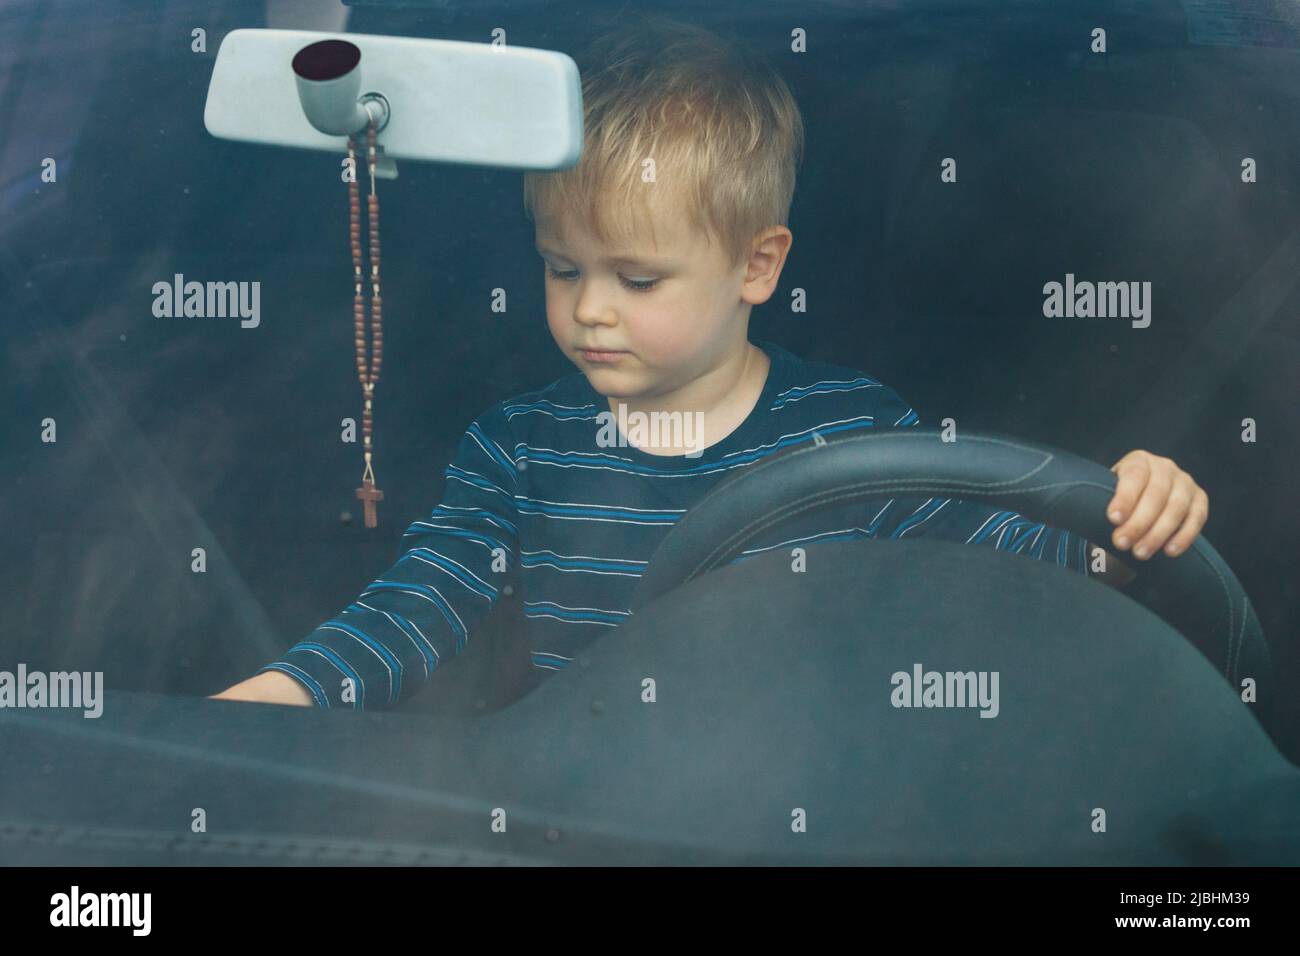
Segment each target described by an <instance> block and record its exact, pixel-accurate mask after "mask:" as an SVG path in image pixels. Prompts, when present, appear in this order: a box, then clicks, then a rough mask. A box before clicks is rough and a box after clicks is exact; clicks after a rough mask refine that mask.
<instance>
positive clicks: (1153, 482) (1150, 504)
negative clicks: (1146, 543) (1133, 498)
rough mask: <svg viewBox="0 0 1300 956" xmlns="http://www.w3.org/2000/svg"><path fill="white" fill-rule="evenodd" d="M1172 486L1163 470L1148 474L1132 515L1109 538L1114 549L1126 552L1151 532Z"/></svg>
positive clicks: (1171, 481)
mask: <svg viewBox="0 0 1300 956" xmlns="http://www.w3.org/2000/svg"><path fill="white" fill-rule="evenodd" d="M1172 484H1173V478H1172V477H1171V476H1170V475H1169V473H1168V472H1166V471H1164V470H1163V469H1156V470H1154V471H1152V472H1151V473H1150V475H1149V476H1148V479H1147V483H1146V487H1145V488H1144V489H1143V490H1142V497H1141V498H1139V499H1138V503H1137V507H1136V508H1134V509H1133V514H1132V515H1131V516H1130V517H1129V519H1128V520H1127V521H1125V522H1124V523H1123V524H1121V525H1120V526H1119V527H1118V528H1116V529H1115V533H1114V534H1113V535H1112V536H1111V540H1112V541H1114V543H1115V547H1117V548H1119V549H1120V550H1121V551H1127V550H1128V548H1129V547H1130V546H1131V545H1133V544H1134V543H1135V542H1137V541H1140V540H1141V539H1142V537H1143V536H1144V535H1146V533H1147V532H1148V531H1150V530H1151V528H1152V527H1153V526H1154V525H1155V523H1156V519H1157V518H1159V517H1160V513H1161V512H1162V511H1164V510H1165V503H1166V502H1167V501H1168V500H1169V489H1170V486H1171V485H1172Z"/></svg>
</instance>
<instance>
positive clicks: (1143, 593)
mask: <svg viewBox="0 0 1300 956" xmlns="http://www.w3.org/2000/svg"><path fill="white" fill-rule="evenodd" d="M1115 485H1116V476H1115V475H1114V473H1113V472H1111V471H1110V469H1108V468H1106V467H1105V466H1103V465H1099V464H1097V463H1095V462H1091V461H1088V460H1086V459H1083V458H1080V457H1078V456H1076V455H1072V454H1070V453H1069V452H1065V451H1061V450H1060V449H1056V448H1052V447H1050V446H1047V445H1039V444H1034V443H1031V442H1026V441H1021V440H1018V439H1011V438H1000V437H996V436H992V435H985V434H966V435H964V436H962V437H961V438H959V439H958V440H957V441H955V442H946V441H944V440H943V439H942V438H941V432H940V431H939V430H937V429H918V428H911V429H907V430H905V431H889V432H877V433H868V434H854V435H848V436H844V437H840V438H835V439H831V440H826V441H824V442H823V443H819V444H804V445H801V446H798V447H796V448H793V449H790V450H788V451H784V452H781V453H779V454H776V455H773V456H771V457H769V458H767V459H766V460H764V461H762V462H760V463H758V464H756V465H754V466H752V467H750V468H747V469H746V470H745V471H743V472H741V473H740V474H737V475H734V476H732V477H730V478H728V479H725V480H724V481H722V482H721V483H719V484H718V485H717V486H716V487H715V488H714V489H713V490H712V491H710V492H709V493H708V494H707V495H705V496H704V497H703V498H702V499H701V500H700V501H699V502H697V503H696V505H695V506H694V507H692V508H691V509H690V510H689V511H688V512H687V513H686V514H685V515H684V516H683V517H682V519H681V520H680V521H678V522H677V524H676V525H675V526H674V527H673V529H672V530H671V531H670V532H669V533H668V535H667V536H666V537H665V538H664V540H663V542H662V543H661V544H660V546H659V548H658V550H657V551H656V552H655V554H654V557H653V559H652V560H651V562H650V565H649V567H648V568H647V569H646V573H645V574H644V575H643V576H642V578H641V580H640V582H639V583H638V585H637V590H636V592H635V593H634V595H633V598H632V603H631V611H632V612H633V614H635V613H636V612H637V611H638V610H640V609H642V608H644V607H645V606H646V605H647V604H649V603H650V602H651V601H654V600H655V599H657V598H659V597H662V596H663V595H665V594H666V593H668V592H669V591H671V590H673V589H674V588H676V587H678V586H680V585H683V584H685V583H687V582H688V581H692V580H694V579H695V578H698V577H700V576H701V575H704V574H706V573H708V572H709V571H711V570H713V569H715V568H718V567H720V566H722V565H724V564H727V563H728V562H730V561H731V560H732V559H733V558H735V557H736V556H737V555H739V553H740V552H741V551H742V550H743V549H744V548H745V546H746V545H747V544H748V543H749V542H751V541H752V540H753V539H754V538H755V537H757V536H758V535H760V534H762V533H764V532H766V531H768V530H769V529H771V528H774V527H776V526H777V525H780V524H781V523H783V522H785V521H787V520H789V519H791V518H794V517H795V516H797V515H802V514H807V513H809V512H815V511H819V510H823V509H826V508H830V507H833V506H838V505H843V504H849V503H854V502H858V501H865V500H867V499H872V498H877V499H878V498H881V497H891V496H894V495H902V494H916V495H926V496H935V497H952V498H960V499H964V500H968V501H971V500H974V501H984V502H988V503H990V504H994V505H997V506H999V507H1001V508H1005V509H1008V510H1012V511H1016V512H1019V513H1021V514H1024V515H1026V516H1028V517H1032V518H1033V519H1035V520H1037V521H1042V522H1046V523H1047V524H1049V525H1051V526H1054V527H1057V528H1062V529H1064V530H1067V531H1071V532H1073V533H1075V534H1078V535H1081V536H1083V537H1085V538H1087V539H1088V540H1089V541H1094V542H1097V541H1108V540H1109V539H1110V535H1111V526H1110V524H1109V522H1108V521H1107V519H1106V515H1105V512H1106V505H1107V504H1108V503H1109V501H1110V499H1111V498H1112V497H1113V495H1114V493H1115ZM1123 593H1124V594H1126V595H1128V596H1129V597H1131V598H1133V599H1134V600H1136V601H1137V602H1138V603H1140V604H1142V605H1144V606H1146V607H1147V608H1148V609H1149V610H1151V611H1152V612H1154V613H1155V614H1156V615H1157V616H1159V617H1161V618H1163V619H1164V620H1165V621H1166V622H1167V623H1169V624H1170V625H1171V626H1173V627H1174V628H1175V629H1176V630H1177V631H1179V632H1180V633H1182V634H1183V636H1185V637H1186V638H1187V639H1188V640H1189V641H1190V642H1191V643H1192V644H1193V645H1194V646H1195V647H1196V648H1197V649H1198V650H1200V651H1201V653H1202V654H1204V655H1205V656H1206V657H1207V658H1209V660H1210V662H1211V663H1212V664H1213V665H1214V667H1215V668H1216V669H1217V670H1218V671H1219V672H1220V673H1222V674H1223V675H1224V677H1226V678H1227V680H1228V682H1229V683H1230V684H1231V685H1232V686H1233V688H1234V689H1235V690H1236V691H1237V692H1238V693H1240V692H1241V690H1242V686H1241V685H1242V681H1243V680H1245V679H1246V678H1251V679H1253V680H1254V681H1255V684H1256V691H1257V702H1256V703H1254V704H1252V706H1251V710H1252V712H1253V713H1255V715H1256V717H1257V718H1258V719H1259V721H1260V723H1261V724H1262V725H1263V726H1264V728H1265V730H1267V731H1269V732H1270V734H1271V728H1272V715H1273V706H1274V705H1273V695H1272V693H1271V691H1272V689H1273V682H1272V662H1271V659H1270V657H1269V652H1268V645H1267V643H1266V642H1265V640H1264V635H1263V632H1262V631H1261V629H1260V625H1259V620H1258V618H1257V617H1256V615H1255V610H1254V608H1253V607H1252V606H1251V603H1250V599H1249V598H1248V597H1247V596H1246V592H1245V591H1244V590H1243V588H1242V586H1241V582H1240V581H1238V580H1237V576H1236V575H1235V574H1233V573H1232V569H1231V568H1229V567H1228V566H1227V564H1226V563H1225V562H1224V561H1223V559H1222V558H1221V557H1220V556H1219V553H1218V552H1217V551H1216V550H1215V549H1214V547H1213V546H1212V545H1211V544H1210V543H1209V541H1207V540H1206V539H1205V538H1204V536H1198V537H1197V539H1196V540H1195V542H1193V544H1192V546H1191V548H1189V549H1188V551H1187V552H1186V553H1185V554H1183V555H1181V556H1179V557H1177V558H1169V557H1167V556H1165V555H1164V554H1163V553H1157V554H1156V555H1155V556H1153V557H1152V558H1151V559H1149V560H1148V561H1147V562H1145V563H1144V564H1143V565H1142V566H1141V567H1140V568H1139V569H1138V571H1137V577H1136V579H1135V580H1134V581H1132V582H1130V583H1129V585H1128V586H1127V587H1126V588H1125V589H1124V592H1123Z"/></svg>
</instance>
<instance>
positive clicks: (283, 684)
mask: <svg viewBox="0 0 1300 956" xmlns="http://www.w3.org/2000/svg"><path fill="white" fill-rule="evenodd" d="M208 699H209V700H247V701H252V702H254V703H258V704H293V705H295V706H297V707H314V706H315V705H316V702H315V701H314V700H312V696H311V694H309V693H307V688H305V687H303V686H302V684H299V683H298V682H297V681H296V680H294V679H293V678H292V677H290V676H289V675H288V674H282V673H280V672H279V671H263V672H262V673H260V674H257V675H255V676H253V677H250V678H248V680H245V681H240V682H239V683H238V684H235V685H234V686H233V687H228V688H226V689H225V690H223V691H222V692H221V693H220V694H212V695H210V696H209V698H208Z"/></svg>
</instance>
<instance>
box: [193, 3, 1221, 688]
mask: <svg viewBox="0 0 1300 956" xmlns="http://www.w3.org/2000/svg"><path fill="white" fill-rule="evenodd" d="M590 54H591V58H592V66H593V68H592V69H589V70H586V71H584V81H583V95H584V108H585V123H586V133H585V137H586V141H585V146H584V150H583V154H582V159H581V161H580V162H579V164H578V165H577V166H575V167H574V168H573V169H571V170H565V171H563V172H558V173H545V174H540V173H530V174H528V175H527V176H526V177H525V183H524V198H525V207H526V208H527V210H528V213H529V216H530V218H531V219H532V221H533V222H534V224H535V226H536V244H537V249H538V252H539V253H540V254H541V256H542V259H543V260H544V262H545V266H546V277H545V285H546V318H547V323H548V325H549V327H550V331H551V334H552V336H553V337H554V339H555V342H556V344H557V345H558V346H559V347H560V349H561V350H562V351H563V352H564V354H565V355H566V356H567V357H569V358H570V359H571V360H572V361H573V362H574V364H575V365H577V367H578V369H579V373H577V374H573V375H570V376H568V377H566V378H563V379H560V380H559V381H557V382H555V383H553V384H551V385H550V386H549V387H547V388H545V389H542V390H540V391H537V392H532V393H529V394H526V395H521V396H519V397H517V398H513V399H509V400H507V401H503V402H500V403H499V404H497V405H495V406H493V407H492V408H490V409H488V410H487V411H486V412H484V413H483V414H482V415H480V416H479V417H478V419H477V420H475V421H474V422H473V423H471V424H470V426H469V428H468V430H467V431H466V432H465V434H464V436H463V438H462V440H461V442H460V446H459V448H458V450H457V452H456V455H455V458H454V460H453V461H452V463H451V464H450V466H449V467H448V468H447V470H446V473H445V474H446V490H445V495H444V498H443V500H442V503H441V504H439V505H438V506H437V507H436V508H435V509H434V510H433V512H432V514H431V515H430V516H429V517H428V518H427V519H426V520H424V521H417V522H415V523H414V524H412V525H411V526H410V527H409V528H408V530H407V531H406V534H405V536H404V539H403V543H404V546H405V547H406V551H405V553H404V554H403V556H402V557H401V559H400V560H399V561H398V562H397V563H396V564H395V565H393V567H392V568H390V569H389V570H388V571H386V572H384V574H383V575H381V576H380V578H379V579H378V580H376V581H375V582H374V583H372V584H371V585H370V586H369V587H368V588H367V589H366V590H365V591H364V592H362V594H361V595H360V597H358V598H357V600H356V601H355V602H354V603H352V604H350V605H349V606H348V607H347V608H346V609H345V610H343V611H342V612H341V613H340V614H339V615H338V616H337V617H335V618H333V619H332V620H330V621H327V622H325V623H324V624H322V625H321V626H320V627H318V628H316V630H315V631H313V632H312V633H311V634H309V635H308V636H307V637H306V638H304V639H303V640H302V641H301V642H299V643H298V644H296V645H294V646H293V647H292V648H290V649H289V650H288V651H287V652H286V653H285V655H284V656H283V657H282V658H281V659H280V660H278V661H275V662H272V663H270V664H268V665H267V666H266V667H265V668H263V669H262V671H261V672H259V673H258V674H257V675H256V676H254V677H252V678H250V679H248V680H246V681H243V682H242V683H239V684H236V685H235V686H234V687H231V688H229V689H228V690H226V691H225V692H223V693H221V694H218V695H216V696H217V697H220V698H225V699H234V700H252V701H264V702H274V703H283V704H301V705H310V704H313V703H314V704H316V705H317V706H321V707H338V706H346V707H354V708H366V707H369V708H377V707H388V706H391V705H393V704H395V703H396V702H397V701H399V700H402V699H405V698H407V697H409V696H410V695H412V694H414V693H416V692H417V691H418V690H419V689H420V687H421V686H422V685H423V683H424V681H425V679H426V678H427V676H428V675H429V673H430V672H431V671H433V669H434V668H435V667H437V666H438V665H439V663H440V662H443V661H446V660H447V659H448V658H450V657H451V656H452V655H453V654H456V653H458V652H459V651H460V650H461V649H463V648H464V646H465V644H466V641H467V640H468V637H469V635H470V634H471V633H472V632H473V630H474V628H475V626H476V625H477V624H479V622H481V621H482V620H483V618H484V616H485V615H486V614H487V613H488V611H489V610H490V609H491V608H492V607H493V605H494V604H495V603H496V601H497V598H498V596H499V595H500V594H501V591H502V588H503V587H504V586H505V585H506V583H507V581H508V582H510V584H511V585H512V586H513V587H515V588H520V589H521V596H522V598H523V608H524V616H525V619H526V621H527V626H528V629H529V639H530V644H531V647H532V658H533V663H534V665H535V666H537V667H539V668H545V669H548V670H559V669H562V668H564V667H565V666H566V665H567V664H568V663H569V661H570V660H572V659H573V658H574V657H575V656H576V655H577V653H578V652H579V651H580V650H581V649H582V648H583V647H584V646H586V645H588V644H590V643H591V642H592V641H593V640H595V639H597V638H598V637H601V636H603V635H606V634H608V633H609V632H610V631H611V630H612V629H614V628H616V627H617V626H618V625H619V624H620V623H621V622H622V621H623V620H625V619H626V618H627V617H628V610H627V608H628V605H629V603H630V599H631V596H632V592H633V590H634V588H635V586H636V583H637V580H638V578H639V577H640V575H641V573H642V572H643V571H644V569H645V567H646V566H647V564H648V562H649V561H650V558H651V556H652V555H653V554H654V552H655V549H656V547H657V546H658V545H659V543H660V541H662V540H663V537H664V536H665V535H666V534H667V533H668V531H669V529H670V528H671V527H672V526H673V524H674V523H675V522H676V521H677V520H678V519H680V518H681V516H682V515H683V514H684V513H685V512H686V510H687V509H688V508H690V507H691V505H692V504H693V503H694V502H696V501H698V500H699V499H700V497H701V496H703V495H704V494H705V493H706V492H707V491H708V490H709V489H710V488H712V487H713V486H714V485H715V484H717V482H718V481H720V480H722V479H723V478H725V477H727V476H728V475H732V474H735V473H737V472H738V471H739V470H740V469H743V468H745V467H747V466H749V465H751V464H753V463H754V462H756V461H759V460H761V459H762V458H764V457H765V456H767V455H769V454H772V453H774V452H777V451H780V450H782V449H785V448H789V447H791V446H793V445H796V444H800V443H804V442H809V441H813V440H814V432H817V433H819V434H821V435H822V436H826V437H830V436H833V435H838V434H841V433H843V432H846V431H850V430H853V429H859V428H899V427H908V426H912V425H916V424H918V422H919V418H918V417H917V414H916V412H915V411H913V409H912V408H911V407H910V406H909V405H908V404H907V402H905V401H904V400H903V399H902V398H900V397H899V395H898V393H896V392H895V391H894V390H893V389H892V388H889V387H888V386H886V385H883V384H881V383H880V382H878V381H876V380H875V379H873V378H871V377H870V376H867V375H864V374H862V373H861V372H858V371H855V370H853V369H848V368H840V367H837V366H832V365H826V364H821V363H814V362H804V361H801V360H800V359H799V358H797V357H795V356H794V355H792V354H790V353H789V352H787V351H785V350H784V349H782V348H779V347H778V346H776V345H773V344H771V343H768V342H758V343H751V342H750V341H749V339H748V335H747V328H748V323H749V314H750V309H751V308H752V307H753V306H755V305H758V304H761V303H763V302H766V301H767V300H768V298H769V297H771V295H772V294H773V292H774V291H775V289H776V286H777V282H778V280H779V279H780V276H781V270H782V268H783V267H784V265H785V261H786V256H787V255H788V253H789V251H790V244H791V241H792V238H793V237H792V234H791V232H790V230H789V229H788V228H787V227H786V225H785V223H786V222H787V221H788V219H787V216H788V212H789V208H790V203H791V200H792V197H793V192H794V186H795V173H796V169H797V167H798V165H799V162H800V160H801V156H802V150H803V125H802V120H801V118H800V115H799V110H798V107H797V106H796V105H795V102H794V99H793V98H792V96H791V95H790V92H789V90H788V89H787V87H786V85H785V84H784V82H783V81H782V80H781V79H780V78H779V76H777V75H776V74H775V73H774V72H773V71H772V70H771V69H770V68H768V67H766V66H764V65H763V64H761V63H759V62H757V61H755V60H754V59H752V58H751V57H750V56H748V55H747V54H744V53H742V52H739V51H736V50H733V49H731V48H730V47H727V46H726V45H724V44H723V43H721V41H719V40H718V38H716V37H714V36H713V35H712V34H709V33H707V32H706V31H703V30H699V29H696V28H693V27H687V26H684V25H676V24H663V25H658V26H653V27H650V26H643V27H639V28H638V29H637V30H636V31H635V33H627V34H623V35H622V36H619V35H613V36H607V37H605V38H603V39H602V40H601V41H598V42H597V43H596V44H594V45H593V48H592V50H591V51H590ZM636 413H644V415H645V418H644V419H642V418H640V416H638V415H637V414H636ZM651 413H669V414H671V413H681V414H680V417H679V418H672V419H664V418H662V417H661V418H660V419H659V421H660V422H663V421H665V420H671V421H672V422H673V423H674V424H676V423H680V424H681V427H680V428H676V427H674V428H673V429H672V430H671V432H672V433H671V434H668V435H665V434H663V433H662V431H657V430H655V429H650V430H649V432H647V431H646V430H644V429H642V428H640V427H634V426H630V425H628V423H629V422H631V423H637V422H638V421H640V422H641V423H643V422H644V421H654V420H655V419H654V418H653V417H652V415H651ZM625 428H626V430H627V433H626V434H625V433H624V429H625ZM1112 470H1113V471H1115V472H1116V473H1117V474H1118V476H1119V484H1118V488H1117V491H1116V494H1115V496H1114V499H1113V500H1112V501H1111V503H1110V505H1109V506H1108V509H1107V511H1108V514H1109V517H1110V518H1111V521H1112V522H1113V523H1115V524H1116V525H1118V527H1117V528H1116V530H1115V531H1114V534H1113V545H1114V547H1115V548H1117V549H1119V550H1121V551H1128V550H1130V549H1131V553H1132V554H1133V556H1134V557H1136V558H1138V559H1139V560H1146V559H1147V558H1148V557H1150V556H1151V555H1152V554H1154V553H1155V551H1156V550H1157V549H1159V548H1161V547H1162V546H1163V547H1165V549H1166V553H1168V554H1170V555H1177V554H1180V553H1182V552H1183V551H1185V550H1186V549H1187V548H1188V546H1189V545H1190V544H1191V543H1192V541H1193V540H1194V539H1195V537H1196V535H1197V534H1198V533H1199V532H1200V530H1201V528H1202V526H1203V525H1204V523H1205V519H1206V516H1207V510H1208V501H1207V498H1206V495H1205V492H1204V491H1202V490H1201V489H1200V488H1199V487H1198V486H1197V485H1196V483H1195V482H1194V481H1192V479H1191V478H1190V477H1189V476H1188V475H1186V474H1185V473H1183V472H1182V471H1180V470H1179V469H1178V468H1177V467H1176V466H1175V465H1174V463H1173V462H1172V461H1169V460H1168V459H1165V458H1160V457H1157V456H1155V455H1152V454H1150V453H1148V452H1144V451H1134V452H1131V453H1130V454H1128V455H1126V456H1124V458H1122V459H1121V460H1120V461H1119V462H1118V463H1117V464H1116V465H1115V466H1114V467H1113V469H1112ZM777 530H778V531H779V533H776V534H773V535H770V536H769V538H768V539H767V540H765V541H760V542H756V544H755V546H754V547H752V548H750V549H749V551H747V552H746V554H752V553H755V552H758V551H763V550H768V549H769V548H777V547H781V548H786V549H789V548H792V547H795V546H797V545H803V544H808V543H816V542H818V541H825V540H832V539H845V538H863V537H891V538H899V537H904V536H909V535H919V534H925V535H931V536H934V535H937V536H940V537H943V538H947V539H951V540H956V541H962V542H969V543H972V544H983V545H988V546H992V547H995V548H1000V549H1003V550H1007V551H1012V552H1015V553H1019V554H1023V555H1025V556H1026V557H1029V558H1035V559H1038V560H1044V561H1053V562H1056V563H1058V564H1061V565H1065V566H1067V567H1070V568H1073V569H1075V570H1078V571H1080V572H1082V573H1085V574H1086V573H1088V565H1089V561H1090V553H1091V546H1090V545H1089V544H1088V542H1086V541H1084V540H1082V539H1081V538H1079V537H1078V536H1076V535H1071V534H1069V533H1067V532H1064V531H1061V530H1059V529H1056V528H1050V527H1047V526H1045V525H1043V524H1041V523H1037V522H1034V521H1031V520H1029V519H1026V518H1024V517H1022V516H1020V515H1017V514H1014V513H1012V512H1005V511H998V510H996V509H991V508H989V507H988V506H985V505H979V504H975V503H970V502H960V501H954V500H952V499H946V498H929V499H908V498H901V497H900V498H893V499H884V500H881V501H879V502H875V503H873V504H872V506H871V507H868V508H865V509H859V510H858V511H857V512H855V513H852V514H847V515H846V514H845V513H843V512H836V513H822V514H821V515H814V516H809V517H807V518H806V519H805V520H804V521H803V522H802V523H801V524H789V525H784V526H782V527H781V528H779V529H777ZM743 557H744V555H742V559H743Z"/></svg>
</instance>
